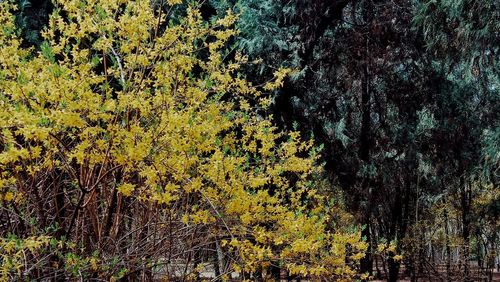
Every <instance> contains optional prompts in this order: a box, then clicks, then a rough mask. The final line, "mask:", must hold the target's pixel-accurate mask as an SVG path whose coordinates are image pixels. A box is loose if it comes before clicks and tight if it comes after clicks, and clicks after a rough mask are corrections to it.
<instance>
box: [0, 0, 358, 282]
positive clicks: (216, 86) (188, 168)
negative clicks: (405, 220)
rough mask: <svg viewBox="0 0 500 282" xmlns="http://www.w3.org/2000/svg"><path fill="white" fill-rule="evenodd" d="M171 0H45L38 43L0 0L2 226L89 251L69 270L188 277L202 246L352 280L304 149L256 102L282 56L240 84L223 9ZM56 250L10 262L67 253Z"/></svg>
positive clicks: (226, 258) (354, 248) (309, 147)
mask: <svg viewBox="0 0 500 282" xmlns="http://www.w3.org/2000/svg"><path fill="white" fill-rule="evenodd" d="M181 2H182V1H180V0H168V1H166V3H164V4H165V5H167V7H163V6H158V5H151V2H150V1H144V0H132V1H123V0H87V1H81V0H57V1H55V6H56V8H55V11H54V13H53V14H52V15H51V16H50V20H49V26H48V27H47V28H46V29H45V30H44V31H43V38H44V40H45V42H44V43H43V44H42V45H41V46H40V49H39V50H38V49H36V50H35V49H33V48H24V47H23V45H22V42H21V40H20V39H19V38H18V37H17V36H16V32H15V26H14V24H13V16H12V14H11V11H12V9H13V7H12V6H11V5H10V4H9V3H8V2H1V3H0V26H1V28H0V105H1V108H0V131H1V133H0V145H1V152H0V201H2V204H3V205H5V206H6V207H8V212H9V213H11V216H13V217H16V218H17V219H18V220H17V221H15V222H14V223H13V224H15V226H11V227H10V229H9V230H7V231H6V232H12V233H17V234H19V235H20V236H34V235H36V234H42V236H45V235H47V234H50V235H51V236H55V237H56V238H58V239H57V240H62V241H63V240H67V241H68V242H72V244H74V250H75V252H76V253H78V252H79V253H80V254H87V256H84V257H90V256H89V255H88V254H90V253H92V252H95V251H96V250H99V255H98V258H96V257H93V258H92V259H87V260H86V262H87V264H90V265H91V267H88V268H86V272H85V273H84V274H82V273H81V271H72V272H67V273H66V274H64V275H68V276H71V275H73V274H71V273H76V274H75V275H81V276H82V277H83V276H85V275H88V276H87V277H94V278H95V277H100V278H105V279H111V278H112V277H124V276H127V277H128V278H129V279H134V278H137V277H144V275H149V276H150V277H157V275H164V276H180V275H183V276H184V277H193V276H192V275H191V274H192V273H189V272H190V269H196V267H194V266H199V265H200V264H201V263H205V262H209V261H211V260H210V259H208V258H207V254H209V255H208V256H209V257H217V260H218V262H219V265H220V266H219V267H218V272H220V274H224V273H225V274H227V273H228V272H233V271H241V272H242V273H265V272H266V271H267V269H269V268H272V267H275V268H276V267H279V268H285V269H287V270H288V271H289V273H290V274H293V275H299V276H302V277H309V278H311V279H313V278H318V279H319V278H320V277H330V278H332V279H335V280H337V281H340V280H346V281H348V280H351V279H353V277H355V276H356V269H355V266H356V264H357V262H358V261H359V260H360V259H361V258H362V256H363V251H364V250H365V248H366V246H365V244H364V243H363V242H362V241H361V238H360V234H359V232H357V231H352V232H347V231H342V230H340V229H335V230H332V229H331V226H330V224H329V218H328V216H326V215H327V214H328V210H327V207H326V206H325V205H324V202H325V201H324V199H323V198H322V196H321V195H320V194H321V193H319V192H318V190H317V189H316V188H315V183H314V182H313V181H312V176H313V175H317V174H319V173H320V172H321V167H320V166H318V165H317V159H318V150H317V148H315V147H314V144H313V142H312V141H303V140H302V138H301V137H300V134H299V133H298V132H281V131H279V130H278V129H277V128H276V127H275V126H274V125H273V122H272V117H270V116H266V115H265V114H263V113H264V112H265V111H266V108H267V106H268V105H269V103H270V99H269V98H268V97H266V95H264V93H263V92H262V91H264V90H266V91H269V90H273V89H276V88H278V87H280V86H281V85H282V83H283V80H284V79H285V77H286V75H287V74H288V73H289V71H290V70H287V69H280V70H278V71H276V73H275V76H276V79H275V81H272V82H269V83H266V84H265V85H264V86H263V87H262V89H259V88H258V87H255V86H252V85H251V84H250V83H249V82H247V81H246V80H245V79H244V78H242V77H241V76H239V75H238V73H237V71H238V69H239V67H240V65H241V64H245V63H247V60H248V59H247V58H246V56H244V55H241V54H236V55H230V54H228V53H227V52H226V51H225V46H226V45H227V43H228V40H230V38H231V37H233V36H234V35H235V34H236V33H237V31H236V30H234V29H231V28H230V27H231V26H232V25H233V23H234V21H235V20H236V16H235V15H233V14H232V13H231V12H228V15H227V17H226V18H223V19H219V20H218V21H215V22H213V23H212V24H209V23H207V22H205V21H203V20H202V18H201V15H200V12H199V10H198V8H197V6H196V5H194V4H192V5H190V6H188V7H187V8H186V9H185V12H184V13H185V15H184V16H183V17H181V18H175V17H174V16H173V15H172V13H171V11H172V10H173V9H172V8H174V10H176V11H178V10H179V9H181V8H182V7H184V6H182V7H181V6H178V5H180V4H182V3H181ZM162 3H163V2H162ZM182 5H184V4H182ZM171 6H173V7H171ZM181 10H182V9H181ZM28 225H29V226H30V227H29V228H27V226H28ZM6 232H5V233H4V232H3V231H2V235H3V236H5V235H6ZM211 246H215V247H211ZM42 247H43V246H42ZM214 248H215V249H216V251H213V249H214ZM64 250H65V249H64V248H62V249H61V250H60V252H61V253H62V256H64V259H56V260H51V261H47V262H46V265H45V266H43V263H40V264H38V266H37V267H38V268H39V269H38V270H36V269H37V267H35V268H34V269H35V270H36V271H35V270H33V269H32V271H31V272H28V273H27V274H26V273H25V274H23V275H27V276H30V275H41V274H40V273H43V272H44V271H45V272H50V271H51V269H54V268H55V269H57V268H61V267H63V266H62V265H63V264H64V265H65V267H66V269H68V267H70V266H73V267H74V266H75V265H78V264H77V263H76V262H78V261H79V260H76V259H75V258H74V257H73V256H68V255H64ZM0 252H1V253H2V254H3V253H5V252H7V253H8V252H9V251H8V250H6V249H2V250H0ZM221 253H222V255H220V254H221ZM72 254H73V253H72ZM74 255H75V256H76V254H74ZM110 261H111V262H112V263H110ZM165 261H166V262H165ZM97 264H101V266H98V265H97ZM179 264H180V265H185V266H186V267H184V268H183V269H184V271H183V272H182V271H181V272H179V270H172V269H171V268H172V267H173V266H174V265H179ZM191 264H194V265H193V267H191ZM68 265H69V266H68ZM110 265H112V266H110ZM70 268H71V267H70ZM77 270H78V269H77ZM92 271H94V272H95V273H93V274H92V273H89V272H92ZM61 275H62V274H61ZM140 275H142V276H140ZM255 275H257V274H255Z"/></svg>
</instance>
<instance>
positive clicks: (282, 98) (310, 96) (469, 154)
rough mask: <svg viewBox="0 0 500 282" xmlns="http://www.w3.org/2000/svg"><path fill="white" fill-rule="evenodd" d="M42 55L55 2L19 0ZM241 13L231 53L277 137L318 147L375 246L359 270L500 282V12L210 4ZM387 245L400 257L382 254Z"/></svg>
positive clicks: (206, 10)
mask: <svg viewBox="0 0 500 282" xmlns="http://www.w3.org/2000/svg"><path fill="white" fill-rule="evenodd" d="M18 4H19V10H18V14H17V18H16V24H17V25H18V27H19V28H20V29H21V30H22V36H23V37H24V38H25V39H26V41H25V43H24V44H27V45H32V46H34V47H35V48H40V45H41V43H42V40H41V38H40V30H41V29H42V27H43V26H44V25H46V24H47V22H48V17H49V16H48V15H49V14H50V13H51V11H52V10H53V8H54V7H53V5H52V4H51V3H50V1H34V0H32V1H29V2H28V1H25V0H22V1H19V2H18ZM227 9H232V10H234V11H235V13H240V18H239V20H238V23H237V28H238V29H239V30H240V33H239V35H238V36H237V37H236V38H235V39H233V41H232V42H231V46H230V50H231V51H230V52H229V56H234V55H235V54H236V51H238V50H242V52H243V53H245V54H248V55H249V57H250V60H260V61H261V62H260V63H259V64H258V65H256V66H255V65H249V66H246V67H245V68H244V69H243V75H244V76H245V77H246V78H247V79H248V80H250V81H252V80H253V82H254V83H255V84H258V83H262V82H263V81H266V80H268V79H270V78H272V77H273V72H274V70H275V69H277V68H278V67H281V66H285V67H290V68H293V69H294V70H295V72H294V73H293V74H292V76H291V77H290V78H288V79H287V80H286V81H285V83H284V86H283V88H281V89H279V90H275V91H274V92H273V103H272V106H271V108H270V113H271V114H272V115H273V116H274V119H275V121H276V122H277V123H278V124H279V126H280V127H281V128H282V129H298V130H300V131H301V132H302V133H303V134H304V135H306V136H313V137H314V139H315V140H316V143H319V144H322V146H323V150H322V161H323V162H324V163H325V167H326V172H325V175H324V177H325V178H327V179H328V184H327V185H325V188H324V189H326V190H327V191H328V193H330V194H331V195H332V201H338V202H340V203H342V204H343V205H345V207H346V209H347V210H348V211H349V212H350V213H352V214H353V215H354V219H355V221H356V223H359V224H361V225H362V226H363V227H364V229H363V231H362V235H363V236H364V238H365V239H366V240H367V242H368V243H369V248H368V251H367V255H366V256H365V258H363V259H362V260H361V272H370V273H372V274H373V275H374V276H375V277H382V276H384V277H386V278H387V279H388V281H396V280H397V277H398V274H399V273H400V268H401V267H402V265H404V271H405V272H406V274H407V275H408V276H410V277H411V278H412V280H416V279H417V278H418V277H437V276H439V275H441V276H442V277H443V279H448V280H452V279H460V280H463V281H472V280H475V279H478V277H479V276H481V277H487V278H489V279H490V280H491V279H492V272H491V270H492V269H493V268H495V263H500V261H499V258H498V256H499V250H500V247H499V244H500V231H499V230H500V191H499V189H498V184H499V173H500V171H499V167H500V117H499V113H500V77H499V71H500V62H499V59H500V55H499V52H500V49H499V44H500V3H499V2H498V1H497V0H485V1H474V0H437V1H436V0H419V1H410V0H408V1H407V0H403V1H393V0H366V1H356V0H336V1H326V0H287V1H281V0H279V1H276V0H239V1H236V0H234V1H233V0H209V1H205V2H203V5H202V16H203V17H204V18H205V19H206V20H210V19H213V18H216V17H219V16H221V15H223V14H224V13H225V12H226V11H227ZM388 242H393V243H394V244H395V245H396V250H394V251H395V253H398V254H399V253H401V254H402V255H403V259H402V260H401V261H399V260H395V259H394V258H393V256H392V255H391V254H387V255H384V254H383V253H381V252H380V251H377V248H378V247H379V246H380V245H381V244H382V245H383V244H385V243H388Z"/></svg>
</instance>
